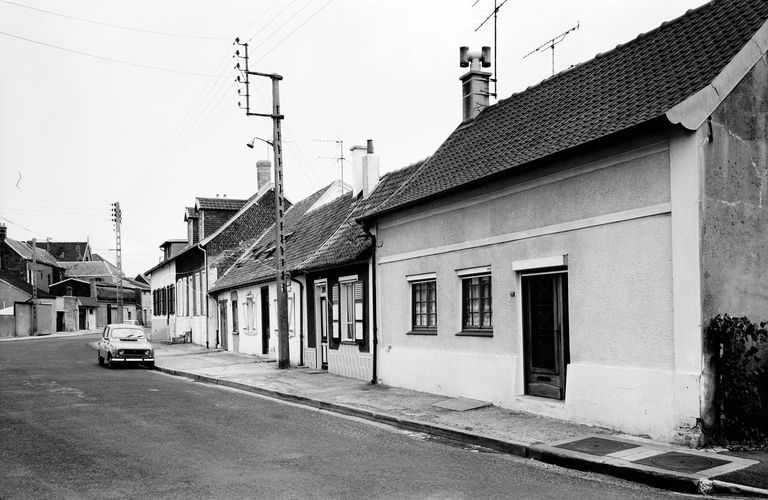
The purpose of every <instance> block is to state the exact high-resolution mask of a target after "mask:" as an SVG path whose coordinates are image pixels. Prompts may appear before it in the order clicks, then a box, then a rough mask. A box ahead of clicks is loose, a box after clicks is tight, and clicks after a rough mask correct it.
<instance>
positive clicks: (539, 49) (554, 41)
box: [523, 22, 579, 76]
mask: <svg viewBox="0 0 768 500" xmlns="http://www.w3.org/2000/svg"><path fill="white" fill-rule="evenodd" d="M577 29H579V23H578V22H576V26H574V27H573V28H571V29H569V30H568V31H565V32H563V33H560V34H559V35H557V36H556V37H554V38H553V39H551V40H547V41H546V42H544V43H543V44H541V45H540V46H539V47H536V48H535V49H533V50H532V51H530V52H528V53H527V54H525V55H524V56H523V59H525V58H526V57H528V56H530V55H531V54H535V53H536V52H544V51H545V50H547V49H551V50H552V75H553V76H554V74H555V45H557V44H558V43H560V42H562V41H563V40H564V39H565V37H566V36H567V35H568V34H569V33H571V32H572V31H576V30H577Z"/></svg>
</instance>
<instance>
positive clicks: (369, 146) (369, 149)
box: [365, 139, 373, 155]
mask: <svg viewBox="0 0 768 500" xmlns="http://www.w3.org/2000/svg"><path fill="white" fill-rule="evenodd" d="M365 152H366V153H368V154H369V155H372V154H373V139H368V141H367V145H366V148H365Z"/></svg>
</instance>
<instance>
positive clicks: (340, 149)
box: [314, 139, 346, 194]
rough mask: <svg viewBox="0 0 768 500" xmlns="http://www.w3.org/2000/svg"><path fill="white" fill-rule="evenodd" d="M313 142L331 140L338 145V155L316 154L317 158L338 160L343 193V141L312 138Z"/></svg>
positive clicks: (329, 140)
mask: <svg viewBox="0 0 768 500" xmlns="http://www.w3.org/2000/svg"><path fill="white" fill-rule="evenodd" d="M314 142H332V143H334V144H338V145H339V156H318V157H317V159H318V160H334V161H337V162H339V172H340V175H341V194H344V161H345V160H346V158H345V157H344V141H343V140H342V139H314Z"/></svg>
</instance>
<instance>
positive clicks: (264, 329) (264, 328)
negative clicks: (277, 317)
mask: <svg viewBox="0 0 768 500" xmlns="http://www.w3.org/2000/svg"><path fill="white" fill-rule="evenodd" d="M261 353H262V354H269V287H267V286H263V287H261Z"/></svg>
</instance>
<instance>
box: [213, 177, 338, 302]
mask: <svg viewBox="0 0 768 500" xmlns="http://www.w3.org/2000/svg"><path fill="white" fill-rule="evenodd" d="M328 189H329V187H325V188H323V189H321V190H320V191H317V192H316V193H314V194H312V195H310V196H309V197H307V198H305V199H303V200H301V201H300V202H298V203H296V204H295V205H293V206H292V207H291V208H290V210H288V211H287V212H286V213H285V223H284V227H285V233H286V235H290V236H289V237H288V238H287V239H286V245H285V246H286V267H287V268H288V269H289V270H290V269H291V268H292V266H294V265H296V264H299V263H301V262H302V261H303V260H304V259H306V258H307V257H308V256H309V255H311V254H312V252H314V251H315V250H316V249H317V248H319V247H320V246H321V245H322V244H323V243H324V242H325V240H326V239H328V238H329V237H330V236H331V235H332V234H333V232H334V230H335V229H337V228H338V227H339V225H341V223H342V222H343V221H344V220H345V219H346V218H347V217H348V216H349V214H350V213H351V210H352V208H353V205H352V199H351V198H352V197H351V196H350V195H347V196H342V197H340V198H337V199H336V200H333V201H331V202H330V203H327V204H325V205H322V206H321V207H319V208H316V209H314V210H312V211H311V212H307V210H308V209H310V208H311V207H312V205H314V204H315V202H317V200H318V199H320V198H321V197H322V195H323V194H324V193H325V192H326V191H327V190H328ZM273 235H274V224H273V225H272V226H271V227H270V228H269V229H267V230H266V231H264V233H263V234H262V236H261V237H260V238H259V240H258V241H257V242H256V243H255V244H254V245H253V247H252V248H250V249H249V250H248V251H247V252H245V254H244V255H243V257H242V258H240V259H239V260H238V262H237V263H235V265H234V266H232V267H231V268H230V269H229V270H228V271H227V272H226V273H225V274H224V275H222V276H221V277H219V279H218V280H216V283H215V285H214V286H213V287H211V291H212V292H213V291H217V290H223V289H227V288H234V287H237V286H242V285H245V284H248V283H258V282H260V281H265V280H269V279H271V278H273V277H274V275H275V272H276V267H275V263H274V255H273V252H270V250H271V249H273V248H274V244H275V243H274V236H273Z"/></svg>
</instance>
